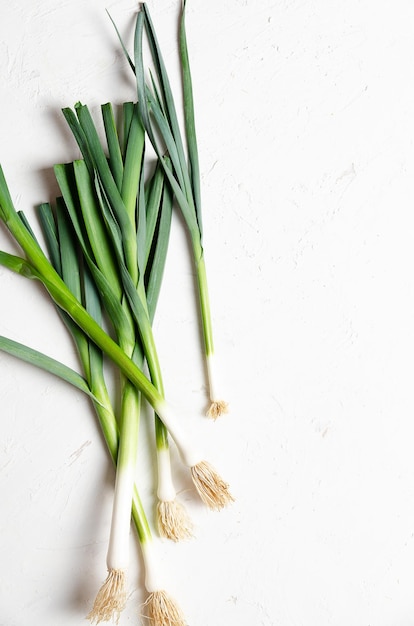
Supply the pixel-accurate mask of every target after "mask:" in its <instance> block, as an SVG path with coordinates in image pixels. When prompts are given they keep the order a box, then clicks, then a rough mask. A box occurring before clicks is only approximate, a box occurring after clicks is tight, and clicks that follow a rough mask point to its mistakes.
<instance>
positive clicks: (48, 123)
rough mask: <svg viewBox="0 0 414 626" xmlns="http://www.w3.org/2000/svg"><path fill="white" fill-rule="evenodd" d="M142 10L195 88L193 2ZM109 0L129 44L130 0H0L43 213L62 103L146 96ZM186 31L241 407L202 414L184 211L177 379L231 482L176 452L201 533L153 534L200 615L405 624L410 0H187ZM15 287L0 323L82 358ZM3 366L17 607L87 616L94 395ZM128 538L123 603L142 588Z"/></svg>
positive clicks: (20, 143)
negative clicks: (192, 468) (229, 499)
mask: <svg viewBox="0 0 414 626" xmlns="http://www.w3.org/2000/svg"><path fill="white" fill-rule="evenodd" d="M149 7H150V9H151V13H152V16H153V19H154V22H155V24H156V28H157V32H158V35H159V39H160V42H161V44H162V47H163V50H164V55H165V58H166V62H167V65H168V67H169V69H170V71H171V75H172V77H173V87H174V89H175V90H178V89H179V77H178V71H177V67H178V66H177V61H176V54H177V41H176V26H177V17H178V11H179V2H178V0H177V1H175V0H174V1H173V0H158V1H156V0H150V2H149ZM105 8H107V9H108V10H109V11H110V13H111V14H112V16H113V17H114V19H115V21H116V22H117V24H118V26H119V28H120V31H121V32H122V33H123V34H124V35H125V37H126V38H127V39H128V38H129V40H130V38H131V37H132V30H133V21H134V16H135V11H136V9H137V6H136V3H135V2H133V1H131V0H118V1H116V2H115V1H113V0H112V1H108V2H107V3H106V4H105V5H104V4H103V3H101V2H99V1H98V0H91V1H90V2H87V3H85V2H81V0H71V1H70V2H69V1H67V0H59V1H55V0H42V1H37V2H29V1H28V0H15V2H13V3H2V5H1V8H0V77H1V80H0V103H1V116H0V137H1V141H0V162H1V163H2V165H3V168H4V170H5V173H6V177H7V179H8V182H9V185H10V188H11V191H12V195H13V198H14V200H15V202H16V205H17V207H18V208H19V209H24V211H25V212H26V213H27V214H28V215H29V217H30V218H31V219H32V220H33V219H34V215H35V208H34V207H35V205H36V204H37V203H39V202H41V201H45V200H50V199H52V198H54V196H55V194H56V192H57V188H56V184H55V183H54V182H53V177H52V175H51V167H52V165H53V164H54V163H57V162H61V161H69V160H72V159H73V158H75V157H77V156H78V152H77V150H76V147H75V145H74V143H73V140H71V138H70V134H69V132H68V130H67V129H66V127H65V122H64V120H63V118H62V116H61V114H60V108H61V107H63V106H72V105H73V104H74V103H75V102H76V101H78V100H81V101H83V102H85V103H87V104H89V105H90V106H91V108H92V109H93V110H96V111H97V110H98V107H99V105H100V104H101V103H103V102H106V101H108V100H111V101H113V102H115V103H120V102H122V101H124V100H130V99H134V86H133V81H132V77H131V76H129V73H128V68H127V66H126V63H125V61H124V60H123V58H122V55H121V54H120V52H119V46H118V44H117V41H116V37H115V35H114V32H113V29H112V26H111V24H110V22H109V20H108V18H107V15H106V13H105ZM187 30H188V37H189V46H190V54H191V62H192V69H193V79H194V91H195V98H196V115H197V127H198V137H199V150H200V160H201V174H202V196H203V207H204V227H205V244H206V257H207V267H208V272H209V282H210V291H211V300H212V309H213V317H214V330H215V336H216V344H217V352H218V356H219V357H220V360H219V363H220V369H221V373H222V378H221V384H222V388H223V391H224V393H225V395H226V397H227V399H228V400H229V403H230V407H231V412H230V414H229V415H228V416H226V417H223V418H222V419H220V420H217V421H216V422H215V423H213V422H211V421H209V420H207V419H206V418H204V417H203V413H204V409H205V404H206V398H205V374H204V368H203V361H202V358H201V357H200V352H199V348H200V337H199V331H198V311H197V303H196V301H195V298H194V291H193V286H194V285H193V272H192V267H191V262H190V259H189V254H188V246H187V241H186V238H185V236H184V235H183V232H182V229H181V225H180V223H179V220H178V219H176V220H175V221H174V224H173V232H172V243H171V254H170V256H169V259H168V264H167V269H166V274H165V282H164V285H163V291H162V295H161V300H160V304H159V309H158V312H157V316H156V320H155V325H154V329H155V334H156V338H157V340H158V345H159V347H160V353H161V362H162V363H163V371H164V376H165V385H166V390H167V397H169V398H170V400H171V402H172V404H173V405H174V406H176V407H178V408H179V409H180V412H182V420H183V422H185V423H188V425H189V427H191V428H192V429H193V430H194V432H195V433H196V434H197V435H199V436H200V437H201V438H202V439H203V440H204V443H205V446H206V449H207V450H208V452H209V458H210V459H211V461H212V462H213V463H214V464H215V465H216V467H217V468H218V469H219V470H220V472H221V473H222V474H223V475H224V476H225V478H226V479H227V480H228V481H229V483H230V484H231V488H232V492H233V493H234V496H235V498H236V501H235V503H234V505H232V506H231V507H230V508H228V509H226V510H225V511H223V512H221V513H219V514H216V513H211V512H208V511H206V510H204V508H203V507H202V506H201V505H200V504H199V503H198V502H197V499H196V497H195V495H194V492H193V490H192V488H191V486H190V484H189V480H188V476H187V474H186V473H185V472H184V471H183V470H180V469H179V468H178V460H177V458H176V456H177V455H176V453H175V451H174V450H173V454H174V460H175V461H177V469H178V474H177V477H176V483H177V487H178V488H179V490H180V497H181V499H182V501H183V502H184V503H185V504H186V506H187V508H188V510H189V512H190V513H191V516H192V517H193V519H194V521H195V524H196V535H197V536H196V539H195V540H194V541H191V542H187V543H185V544H184V545H170V544H169V543H167V542H165V541H162V542H160V543H159V547H158V551H159V556H160V559H161V562H162V563H163V566H165V569H166V574H165V575H166V579H167V581H168V588H169V590H170V592H171V593H172V594H173V595H175V596H176V598H177V600H178V601H179V603H180V604H181V606H182V607H183V610H184V611H185V614H186V616H187V620H188V623H189V624H190V625H191V626H211V625H212V624H215V625H219V626H220V625H223V626H224V624H226V625H229V624H230V625H232V626H236V624H237V626H247V625H249V626H250V625H251V624H254V625H255V626H274V625H277V626H348V625H349V624H352V625H353V626H412V625H413V624H414V602H413V595H412V587H413V579H414V455H413V439H414V399H413V397H414V396H413V377H414V360H413V354H414V330H413V328H414V246H413V238H414V219H413V215H414V185H413V181H414V115H413V113H414V65H413V58H414V37H413V32H414V5H413V3H412V2H411V1H410V0H397V1H396V2H392V3H391V2H374V1H373V0H364V1H363V0H348V2H346V3H344V2H340V1H339V0H332V1H331V2H325V1H324V0H279V1H278V2H275V1H274V0H264V1H262V2H260V3H259V2H255V1H254V0H223V1H222V2H202V1H201V0H188V18H187ZM0 248H1V249H6V250H14V247H13V245H12V244H11V243H10V240H9V239H8V237H7V235H6V233H5V231H4V230H3V229H0ZM0 285H1V301H0V302H1V304H0V334H2V335H7V336H10V337H12V338H14V339H16V340H19V341H22V342H24V343H28V344H29V345H31V346H32V347H34V348H37V349H40V350H42V351H44V352H45V353H47V354H49V355H51V356H54V357H55V358H59V359H60V360H62V361H64V362H65V363H67V364H68V365H71V366H73V367H76V366H77V359H76V354H75V351H74V348H73V346H72V344H71V341H70V340H69V338H68V337H67V336H66V335H65V332H64V330H63V327H62V324H61V322H60V320H59V318H58V316H57V315H56V313H55V311H54V310H53V307H52V306H51V304H50V302H49V300H48V299H47V298H46V297H45V295H44V293H43V292H42V289H41V288H40V287H39V286H38V285H36V284H32V283H28V282H25V281H23V279H20V278H19V277H17V276H13V275H11V274H10V273H9V272H7V271H6V270H4V269H1V268H0ZM0 372H1V376H0V407H1V416H2V419H1V434H0V494H1V496H0V497H1V515H0V562H1V564H2V574H1V576H0V625H1V626H26V625H27V624H29V623H30V624H32V625H35V626H37V625H39V626H40V625H42V626H52V625H53V626H54V625H55V624H57V623H61V624H65V626H76V625H78V624H83V623H84V616H85V615H86V613H87V612H88V610H89V609H90V606H91V602H92V600H93V598H94V595H95V593H96V590H97V588H98V587H99V585H100V583H101V581H102V580H103V578H104V576H105V555H106V545H107V537H108V528H109V522H110V515H111V496H112V486H113V471H112V469H111V467H110V463H109V459H108V456H107V454H106V450H105V448H104V445H103V441H102V438H101V436H100V433H99V429H98V427H97V425H96V422H95V419H94V415H93V411H92V409H91V406H90V404H89V402H88V400H87V399H85V398H83V397H81V396H80V394H78V393H75V392H74V391H73V390H72V389H70V388H68V386H67V385H65V384H64V383H62V382H60V381H59V380H54V379H52V378H51V377H50V376H48V375H46V374H44V373H41V372H39V371H36V370H34V369H33V368H31V367H30V366H28V365H24V364H21V363H20V362H17V361H16V360H14V359H12V358H11V357H9V356H6V355H4V354H0ZM147 423H148V424H149V423H150V420H149V419H148V420H143V425H142V441H141V449H140V461H139V479H140V484H141V485H142V489H143V499H144V503H145V504H146V506H147V507H148V508H149V510H152V509H151V507H153V503H154V500H153V489H154V482H153V481H154V479H153V474H152V472H151V471H150V469H148V468H149V464H150V463H151V456H148V455H147V453H146V452H145V448H146V444H147V443H148V442H149V441H150V439H151V435H152V433H151V427H150V426H149V425H147ZM131 543H132V554H133V562H132V564H131V568H130V572H129V587H130V592H131V597H130V599H129V603H128V606H127V609H126V610H125V613H124V614H123V615H122V617H121V620H120V624H136V623H139V619H140V618H139V610H140V609H139V607H140V603H141V602H142V601H143V600H144V594H143V592H142V571H141V562H140V555H139V549H138V546H137V545H136V543H135V541H134V539H131Z"/></svg>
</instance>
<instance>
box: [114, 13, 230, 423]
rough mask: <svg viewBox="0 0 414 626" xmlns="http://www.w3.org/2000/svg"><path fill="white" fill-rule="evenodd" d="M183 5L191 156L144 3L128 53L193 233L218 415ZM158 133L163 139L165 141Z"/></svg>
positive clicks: (221, 406)
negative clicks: (151, 74) (148, 68)
mask: <svg viewBox="0 0 414 626" xmlns="http://www.w3.org/2000/svg"><path fill="white" fill-rule="evenodd" d="M185 5H186V3H185V2H183V8H182V15H181V27H180V60H181V68H182V77H183V95H184V120H185V135H186V145H187V157H186V155H185V149H184V141H183V139H182V137H181V132H180V128H179V124H178V119H177V113H176V108H175V104H174V98H173V94H172V91H171V87H170V81H169V78H168V74H167V71H166V67H165V64H164V61H163V58H162V54H161V50H160V47H159V44H158V41H157V37H156V34H155V29H154V27H153V24H152V21H151V17H150V13H149V10H148V7H147V5H146V4H145V3H143V5H142V11H140V12H139V14H138V17H137V21H136V29H135V40H134V61H135V63H134V64H133V63H132V61H131V59H130V58H129V56H128V55H127V56H128V59H129V61H130V64H131V66H132V67H133V69H134V71H135V76H136V84H137V93H138V101H139V105H140V112H141V118H142V121H143V124H144V127H145V130H146V132H147V134H148V137H149V138H150V141H151V143H152V145H153V148H154V150H155V152H156V154H157V155H158V157H159V159H160V161H161V163H162V164H164V166H165V173H166V176H167V177H168V180H169V182H170V184H171V187H172V189H173V191H174V194H175V197H176V199H177V203H178V205H179V207H180V209H181V212H182V214H183V217H184V221H185V223H186V225H187V229H188V232H189V235H190V240H191V244H192V250H193V259H194V265H195V272H196V277H197V282H198V293H199V301H200V311H201V320H202V328H203V337H204V351H205V356H206V364H207V373H208V383H209V396H210V407H209V409H208V415H209V416H210V417H213V418H214V419H216V418H217V417H218V416H220V415H222V414H223V413H226V412H227V410H228V407H227V403H226V402H225V401H223V400H222V399H221V397H220V394H219V391H218V388H217V376H216V373H215V360H214V342H213V331H212V321H211V311H210V299H209V294H208V286H207V273H206V266H205V256H204V245H203V230H202V215H201V200H200V171H199V161H198V149H197V138H196V131H195V119H194V100H193V91H192V80H191V72H190V65H189V58H188V48H187V38H186V31H185ZM144 28H145V31H146V34H147V37H148V41H149V47H150V51H151V56H152V61H153V64H154V67H155V75H156V78H157V81H158V89H157V87H156V86H155V82H154V80H152V81H151V87H150V86H149V85H148V84H147V83H146V82H145V77H144V65H143V54H142V41H143V31H144ZM121 43H122V42H121ZM122 47H123V49H124V51H125V46H124V44H122ZM126 54H127V53H126ZM158 137H161V139H162V143H161V142H160V140H159V138H158ZM165 150H167V153H168V156H169V159H170V160H171V163H172V168H170V167H167V166H166V157H165V156H164V151H165Z"/></svg>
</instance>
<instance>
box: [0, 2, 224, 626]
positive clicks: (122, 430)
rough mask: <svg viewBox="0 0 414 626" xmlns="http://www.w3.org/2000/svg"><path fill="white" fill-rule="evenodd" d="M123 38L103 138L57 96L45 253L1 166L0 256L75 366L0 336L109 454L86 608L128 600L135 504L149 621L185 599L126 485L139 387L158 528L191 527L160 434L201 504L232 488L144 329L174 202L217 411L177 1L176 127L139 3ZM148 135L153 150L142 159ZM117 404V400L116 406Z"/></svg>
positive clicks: (104, 615) (187, 532)
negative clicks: (60, 385)
mask: <svg viewBox="0 0 414 626" xmlns="http://www.w3.org/2000/svg"><path fill="white" fill-rule="evenodd" d="M144 33H145V34H146V36H147V40H148V44H149V50H150V53H151V56H152V65H153V67H154V71H153V74H152V75H151V77H150V80H149V81H147V80H146V78H145V73H144V65H143V54H142V49H143V36H144ZM118 36H119V33H118ZM120 41H121V45H122V49H123V51H124V53H125V54H126V57H127V59H128V62H129V64H130V66H131V69H132V70H133V72H134V75H135V79H136V86H137V102H136V103H133V102H126V103H124V104H123V105H122V106H117V107H116V108H115V107H113V106H112V105H111V104H109V103H107V104H104V105H102V107H101V110H102V120H103V127H104V139H103V140H102V139H101V137H100V134H99V132H98V130H97V126H96V123H95V121H94V119H93V117H92V115H91V113H90V111H89V109H88V107H87V106H85V105H82V104H80V103H77V104H76V105H75V107H74V109H70V108H66V109H64V110H63V113H64V116H65V118H66V120H67V122H68V124H69V127H70V129H71V130H72V132H73V136H74V138H75V140H76V142H77V144H78V146H79V149H80V152H81V155H82V158H81V159H78V160H76V161H74V162H72V163H65V164H59V165H56V166H55V167H54V172H55V176H56V180H57V183H58V185H59V188H60V193H61V195H60V196H59V197H58V198H57V199H56V202H55V204H54V206H51V205H50V204H49V203H44V204H42V205H41V206H40V207H39V220H40V224H41V227H42V234H43V238H44V241H45V242H46V245H47V253H45V252H44V251H43V249H42V248H41V246H40V244H39V243H38V241H37V238H36V236H35V235H34V232H33V230H32V228H31V226H30V224H29V222H28V220H27V219H26V217H25V215H24V214H23V213H22V212H17V211H16V210H15V208H14V205H13V202H12V198H11V195H10V192H9V190H8V187H7V183H6V180H5V177H4V174H3V170H2V169H1V168H0V218H1V220H2V222H3V223H4V225H5V226H6V227H7V229H8V231H9V233H10V234H11V236H12V237H13V238H14V240H15V241H16V242H17V243H18V244H19V246H20V248H21V250H22V256H15V255H11V254H8V253H6V252H0V263H1V264H2V265H3V266H6V267H7V268H9V269H11V270H12V271H14V272H16V273H18V274H20V275H22V276H24V277H26V278H31V279H36V280H39V281H40V282H41V283H42V284H43V285H44V287H45V289H46V291H47V293H48V294H49V295H50V297H51V298H52V300H53V302H54V304H55V306H56V307H57V310H58V311H59V314H60V315H61V317H62V319H63V321H64V323H65V326H66V328H67V330H68V331H69V332H70V334H71V336H72V338H73V340H74V342H75V344H76V347H77V351H78V354H79V362H80V366H81V369H82V373H79V372H75V371H74V370H72V369H70V368H68V367H67V366H65V365H63V364H62V363H60V362H57V361H56V360H54V359H51V358H50V357H47V356H46V355H44V354H42V353H39V352H37V351H35V350H33V349H31V348H29V347H27V346H23V345H22V344H19V343H16V342H14V341H12V340H10V339H7V338H5V337H0V349H2V350H4V351H6V352H9V353H10V354H12V355H14V356H17V357H19V358H21V359H23V360H26V361H28V362H30V363H32V364H34V365H36V366H38V367H41V368H43V369H44V370H46V371H48V372H50V373H52V374H54V375H57V376H59V377H60V378H62V379H64V380H66V381H68V382H69V383H71V384H72V385H73V386H74V387H76V388H78V389H80V390H81V391H83V392H85V393H87V394H88V395H89V396H90V397H91V399H92V402H93V405H94V408H95V411H96V414H97V417H98V420H99V423H100V425H101V427H102V432H103V434H104V437H105V440H106V443H107V446H108V449H109V453H110V456H111V458H112V461H113V462H114V464H115V466H116V479H115V487H114V500H113V512H112V521H111V528H110V533H109V539H108V552H107V568H108V575H107V578H106V580H105V582H104V583H103V585H102V587H101V589H100V590H99V591H98V593H97V596H96V599H95V602H94V604H93V605H92V606H91V611H90V613H89V615H88V617H89V618H90V620H91V621H92V622H100V621H106V620H110V619H118V617H119V615H120V612H121V611H122V609H123V608H124V606H125V604H126V599H127V581H126V571H127V568H128V564H129V534H130V526H131V515H132V520H133V523H134V526H135V528H136V531H137V534H138V538H139V541H140V545H141V548H142V557H143V558H142V563H143V567H144V568H145V586H146V589H147V591H148V598H147V600H146V603H145V606H146V610H147V615H148V618H149V620H150V624H152V625H154V626H163V625H167V624H168V625H173V624H174V625H175V624H176V625H182V624H185V620H184V618H183V616H182V613H181V611H180V609H179V608H178V606H177V605H176V603H175V601H174V600H173V599H172V598H171V597H170V596H169V595H168V594H167V593H166V591H165V589H164V587H163V584H162V583H161V574H160V572H159V571H158V564H157V562H156V559H155V558H154V552H153V538H152V533H151V527H152V526H153V524H152V523H151V522H150V521H149V520H148V519H147V517H146V514H145V512H144V510H143V507H142V504H141V501H140V498H139V493H138V490H137V487H136V485H135V468H136V454H137V441H138V426H139V419H140V412H141V405H142V402H143V401H146V402H148V403H149V404H150V405H151V407H152V408H153V410H154V420H155V427H154V433H155V436H154V445H155V449H156V456H157V470H158V471H157V478H158V490H157V497H158V506H157V520H156V524H154V526H156V527H157V530H158V533H159V534H160V535H161V536H163V537H166V538H168V539H171V540H173V541H178V540H181V539H185V538H188V537H190V536H191V534H192V525H191V521H190V520H189V518H188V515H187V513H186V511H185V509H184V507H183V506H182V505H181V504H180V503H179V502H178V500H177V498H176V492H175V488H174V483H173V476H172V473H173V472H172V470H173V468H172V467H171V461H170V452H169V445H170V439H172V440H173V441H174V443H175V445H176V446H177V448H178V451H179V453H180V457H181V459H182V461H183V463H184V464H185V465H186V466H187V467H188V468H189V471H190V473H191V477H192V479H193V482H194V485H195V488H196V491H197V492H198V494H199V495H200V497H201V499H202V500H203V501H204V503H205V504H206V505H207V506H208V507H210V508H211V509H215V510H219V509H221V508H222V507H224V506H225V505H226V504H228V503H229V502H231V500H232V496H231V494H230V492H229V489H228V485H227V484H226V483H225V482H224V481H223V480H222V479H221V478H220V476H219V475H218V474H217V472H216V471H215V470H214V469H213V467H212V466H211V465H210V464H209V463H208V462H207V461H206V459H205V458H204V454H203V452H202V450H200V448H199V446H198V443H197V442H195V441H193V440H192V439H191V437H190V436H189V433H188V432H186V430H185V429H184V428H183V426H182V424H181V423H180V420H179V418H178V417H177V416H176V415H175V414H174V412H173V411H172V409H171V407H170V406H169V405H168V403H167V401H166V400H165V397H164V388H163V381H162V374H161V368H160V364H159V360H158V356H157V349H156V345H155V342H154V337H153V333H152V321H153V318H154V314H155V310H156V305H157V300H158V295H159V292H160V287H161V281H162V275H163V270H164V265H165V262H166V255H167V249H168V240H169V233H170V224H171V217H172V211H173V208H174V204H175V205H176V206H177V207H178V208H179V210H181V212H182V215H183V218H184V220H183V222H184V223H185V224H186V227H187V229H188V233H189V240H190V242H191V249H192V251H193V256H194V267H195V274H196V276H197V279H198V287H199V289H198V294H199V298H200V312H201V315H200V319H201V321H202V328H203V336H204V346H205V355H206V360H207V372H208V382H209V395H210V399H211V406H210V409H209V415H211V416H212V417H214V418H215V417H217V416H218V415H220V414H221V413H223V412H225V411H226V404H225V403H224V402H223V401H222V400H221V399H220V398H219V397H217V393H216V383H215V376H214V367H213V353H214V349H213V340H212V328H211V318H210V308H209V300H208V293H207V281H206V271H205V263H204V253H203V244H202V223H201V208H200V175H199V165H198V156H197V143H196V136H195V124H194V107H193V96H192V85H191V74H190V68H189V63H188V51H187V42H186V32H185V3H184V4H183V7H182V15H181V24H180V61H181V68H182V78H183V93H184V120H185V138H184V139H183V138H182V136H181V133H180V128H179V124H178V118H177V112H176V109H175V105H174V99H173V96H172V91H171V87H170V84H169V80H168V76H167V72H166V69H165V65H164V62H163V58H162V55H161V51H160V47H159V44H158V41H157V38H156V34H155V30H154V26H153V24H152V22H151V18H150V15H149V12H148V9H147V7H146V6H145V5H143V6H142V9H141V11H139V12H138V15H137V20H136V28H135V38H134V53H133V57H132V58H131V57H130V55H129V54H128V52H127V50H126V47H125V45H124V44H123V42H122V40H121V39H120ZM116 112H117V113H118V114H117V115H116ZM147 141H149V142H150V143H151V144H152V147H153V149H154V151H155V154H156V156H157V162H156V164H155V166H153V167H152V169H151V170H150V172H149V173H148V168H149V166H148V164H147V162H146V157H145V144H146V142H147ZM106 359H109V360H110V361H111V362H112V363H113V364H114V365H115V366H116V370H117V371H118V372H119V376H120V378H121V384H120V385H119V386H118V388H119V393H120V397H119V398H113V397H112V395H113V394H112V395H111V394H110V393H109V391H108V387H107V382H106V376H107V373H105V374H104V372H107V368H104V364H105V360H106ZM114 407H120V409H119V415H117V414H116V411H115V409H114Z"/></svg>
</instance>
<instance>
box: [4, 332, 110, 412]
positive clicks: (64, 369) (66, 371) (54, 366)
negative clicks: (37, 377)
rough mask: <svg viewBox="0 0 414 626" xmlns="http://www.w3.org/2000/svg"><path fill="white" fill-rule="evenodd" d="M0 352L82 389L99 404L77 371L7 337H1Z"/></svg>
mask: <svg viewBox="0 0 414 626" xmlns="http://www.w3.org/2000/svg"><path fill="white" fill-rule="evenodd" d="M0 350H2V351H3V352H6V353H7V354H10V355H11V356H14V357H16V358H18V359H20V360H21V361H26V363H30V364H31V365H35V366H36V367H39V368H40V369H43V370H45V371H46V372H49V373H50V374H53V375H54V376H57V377H58V378H60V379H62V380H64V381H66V382H68V383H69V384H71V385H72V386H73V387H76V388H77V389H80V391H83V392H84V393H86V394H87V395H88V396H89V397H91V398H93V400H94V401H95V402H99V401H98V399H97V398H96V397H95V396H94V394H93V393H92V392H91V391H90V389H89V387H88V384H87V382H86V380H85V379H84V378H83V377H82V376H81V375H80V374H78V372H76V371H75V370H73V369H71V368H70V367H68V366H67V365H64V364H63V363H61V362H60V361H57V360H56V359H52V358H51V357H49V356H47V355H45V354H43V353H42V352H38V351H37V350H34V349H33V348H29V347H28V346H25V345H24V344H22V343H19V342H17V341H13V340H12V339H8V338H7V337H3V336H0Z"/></svg>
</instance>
